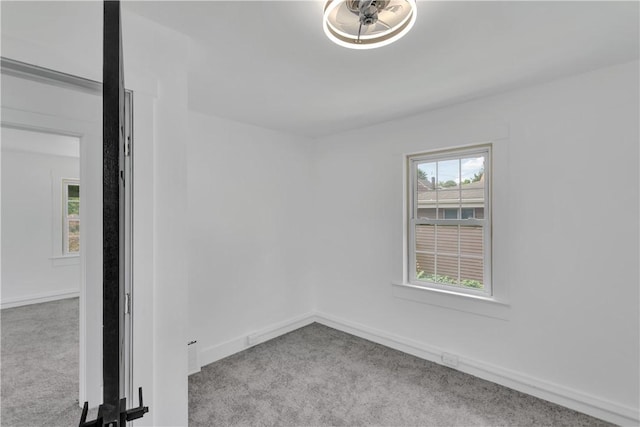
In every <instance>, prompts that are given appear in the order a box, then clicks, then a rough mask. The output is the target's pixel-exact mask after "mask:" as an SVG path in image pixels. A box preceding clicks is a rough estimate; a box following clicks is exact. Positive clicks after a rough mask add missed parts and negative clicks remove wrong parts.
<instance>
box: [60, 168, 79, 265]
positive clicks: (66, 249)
mask: <svg viewBox="0 0 640 427" xmlns="http://www.w3.org/2000/svg"><path fill="white" fill-rule="evenodd" d="M62 192H63V195H62V196H63V202H64V203H63V204H62V218H63V219H62V221H63V224H62V234H63V236H62V242H63V248H62V251H63V254H64V255H76V254H79V253H80V182H79V181H77V180H72V179H64V180H62Z"/></svg>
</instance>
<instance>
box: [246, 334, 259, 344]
mask: <svg viewBox="0 0 640 427" xmlns="http://www.w3.org/2000/svg"><path fill="white" fill-rule="evenodd" d="M257 343H258V336H257V335H256V334H252V335H248V336H247V345H254V344H257Z"/></svg>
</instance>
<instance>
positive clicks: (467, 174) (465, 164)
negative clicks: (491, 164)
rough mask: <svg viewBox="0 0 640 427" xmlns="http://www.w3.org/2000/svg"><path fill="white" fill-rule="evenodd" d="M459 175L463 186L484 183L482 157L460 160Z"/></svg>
mask: <svg viewBox="0 0 640 427" xmlns="http://www.w3.org/2000/svg"><path fill="white" fill-rule="evenodd" d="M460 175H461V178H462V183H463V184H471V183H474V182H484V156H478V157H469V158H463V159H460Z"/></svg>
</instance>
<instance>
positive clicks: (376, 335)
mask: <svg viewBox="0 0 640 427" xmlns="http://www.w3.org/2000/svg"><path fill="white" fill-rule="evenodd" d="M313 322H317V323H320V324H322V325H325V326H328V327H330V328H334V329H337V330H339V331H342V332H346V333H348V334H351V335H355V336H357V337H360V338H364V339H366V340H369V341H373V342H375V343H378V344H381V345H384V346H386V347H389V348H393V349H395V350H399V351H402V352H405V353H408V354H411V355H413V356H416V357H419V358H421V359H425V360H429V361H431V362H435V363H438V364H441V365H445V366H449V365H446V364H445V363H443V355H444V354H448V353H447V352H446V351H445V349H441V348H438V347H433V346H429V345H426V344H424V343H421V342H418V341H414V340H411V339H409V338H405V337H401V336H398V335H394V334H391V333H388V332H385V331H381V330H378V329H374V328H370V327H368V326H364V325H361V324H358V323H354V322H351V321H348V320H345V319H341V318H338V317H335V316H332V315H329V314H325V313H320V312H312V313H308V314H305V315H301V316H298V317H295V318H292V319H289V320H286V321H283V322H279V323H276V324H273V325H270V326H268V327H266V328H263V329H261V330H259V331H256V332H254V333H251V334H248V335H244V336H241V337H238V338H235V339H232V340H229V341H226V342H224V343H222V344H218V345H215V346H210V347H207V348H205V349H203V350H201V351H200V352H199V357H198V359H199V361H200V362H201V363H202V365H208V364H209V363H213V362H215V361H217V360H220V359H223V358H225V357H228V356H231V355H232V354H235V353H238V352H240V351H242V350H246V349H247V348H249V347H253V346H254V345H256V344H260V343H262V342H265V341H268V340H270V339H273V338H276V337H278V336H280V335H284V334H286V333H288V332H291V331H293V330H296V329H298V328H301V327H303V326H306V325H309V324H311V323H313ZM455 369H458V370H459V371H461V372H465V373H468V374H470V375H473V376H476V377H478V378H482V379H485V380H487V381H491V382H494V383H496V384H500V385H503V386H505V387H509V388H512V389H514V390H518V391H520V392H523V393H526V394H530V395H532V396H535V397H538V398H540V399H544V400H547V401H549V402H552V403H556V404H558V405H562V406H565V407H567V408H570V409H573V410H576V411H579V412H582V413H585V414H588V415H591V416H594V417H596V418H600V419H602V420H605V421H609V422H611V423H614V424H617V425H621V426H637V425H639V424H640V416H639V414H638V410H637V409H634V408H631V407H627V406H622V405H619V404H617V403H615V402H610V401H607V400H604V399H602V398H599V397H595V396H592V395H589V394H586V393H582V392H580V391H577V390H573V389H570V388H567V387H564V386H561V385H558V384H554V383H551V382H548V381H543V380H539V379H537V378H533V377H531V376H528V375H525V374H521V373H518V372H515V371H512V370H508V369H504V368H500V367H498V366H494V365H491V364H488V363H485V362H481V361H477V360H473V359H470V358H466V357H464V356H461V355H457V367H456V368H455Z"/></svg>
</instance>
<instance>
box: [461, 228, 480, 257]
mask: <svg viewBox="0 0 640 427" xmlns="http://www.w3.org/2000/svg"><path fill="white" fill-rule="evenodd" d="M482 244H483V243H482V227H477V226H476V227H473V226H471V227H469V226H461V227H460V254H461V255H462V256H465V255H466V256H476V257H481V256H482Z"/></svg>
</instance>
